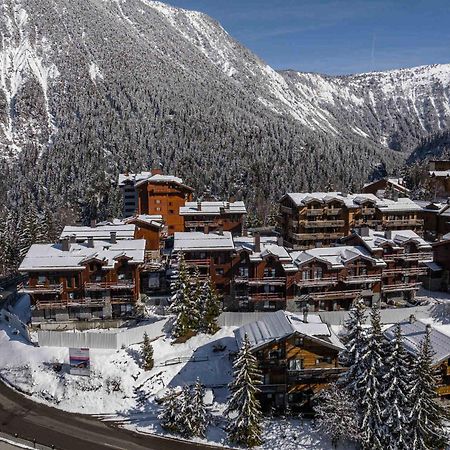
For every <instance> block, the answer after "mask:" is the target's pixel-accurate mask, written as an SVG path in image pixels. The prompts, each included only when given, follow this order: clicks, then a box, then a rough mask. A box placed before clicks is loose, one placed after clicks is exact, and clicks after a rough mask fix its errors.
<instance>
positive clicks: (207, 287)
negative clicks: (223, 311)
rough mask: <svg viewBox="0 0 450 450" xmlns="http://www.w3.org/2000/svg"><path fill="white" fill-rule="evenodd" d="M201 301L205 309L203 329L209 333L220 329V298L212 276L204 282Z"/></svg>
mask: <svg viewBox="0 0 450 450" xmlns="http://www.w3.org/2000/svg"><path fill="white" fill-rule="evenodd" d="M201 303H202V309H201V310H202V311H203V320H202V326H201V330H202V331H203V332H205V333H208V334H214V333H215V332H216V331H217V330H218V329H219V326H218V325H217V317H219V314H220V300H219V296H218V295H217V292H216V290H215V288H214V286H213V284H212V282H211V279H210V278H208V280H207V281H206V282H205V283H203V286H202V291H201Z"/></svg>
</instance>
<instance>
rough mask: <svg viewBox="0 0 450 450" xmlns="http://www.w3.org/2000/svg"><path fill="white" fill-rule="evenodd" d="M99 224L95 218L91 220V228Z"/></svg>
mask: <svg viewBox="0 0 450 450" xmlns="http://www.w3.org/2000/svg"><path fill="white" fill-rule="evenodd" d="M96 225H97V221H96V220H95V219H92V220H91V228H95V226H96Z"/></svg>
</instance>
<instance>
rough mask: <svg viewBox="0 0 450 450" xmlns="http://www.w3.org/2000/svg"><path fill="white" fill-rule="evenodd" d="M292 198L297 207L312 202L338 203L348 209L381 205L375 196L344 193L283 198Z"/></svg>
mask: <svg viewBox="0 0 450 450" xmlns="http://www.w3.org/2000/svg"><path fill="white" fill-rule="evenodd" d="M285 197H288V198H290V199H291V200H292V201H293V202H294V204H295V205H296V206H304V205H307V204H308V203H310V202H312V201H318V202H320V203H329V202H331V201H338V202H341V203H343V204H345V206H346V207H347V208H359V207H360V205H361V204H363V203H364V202H368V201H370V202H372V203H375V204H378V203H380V199H379V198H378V197H376V196H375V195H373V194H343V193H342V192H290V193H287V194H286V195H284V196H283V198H285Z"/></svg>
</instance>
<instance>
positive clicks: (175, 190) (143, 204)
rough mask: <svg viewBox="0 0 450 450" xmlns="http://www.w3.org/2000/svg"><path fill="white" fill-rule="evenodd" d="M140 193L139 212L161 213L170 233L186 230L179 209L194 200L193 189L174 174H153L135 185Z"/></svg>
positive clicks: (140, 213) (148, 213) (147, 213)
mask: <svg viewBox="0 0 450 450" xmlns="http://www.w3.org/2000/svg"><path fill="white" fill-rule="evenodd" d="M135 188H136V191H137V194H138V214H139V215H142V214H146V215H161V216H162V218H163V220H164V224H165V227H166V232H167V234H168V235H173V234H174V233H175V232H176V231H184V218H183V217H182V216H180V214H179V211H180V208H181V207H182V206H184V205H185V203H186V202H187V201H191V200H192V193H193V191H194V190H193V189H192V188H191V187H189V186H186V185H185V184H183V180H182V179H181V178H178V177H175V176H172V175H161V174H159V173H155V171H153V175H152V176H151V177H149V178H147V179H145V180H141V181H139V182H138V183H136V185H135Z"/></svg>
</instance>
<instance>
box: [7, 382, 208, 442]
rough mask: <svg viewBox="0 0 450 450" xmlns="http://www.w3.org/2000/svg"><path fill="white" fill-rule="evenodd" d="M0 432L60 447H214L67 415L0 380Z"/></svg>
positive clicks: (86, 417) (91, 418)
mask: <svg viewBox="0 0 450 450" xmlns="http://www.w3.org/2000/svg"><path fill="white" fill-rule="evenodd" d="M0 431H3V432H5V433H8V434H10V435H13V434H15V433H17V434H18V435H19V437H23V438H26V439H29V440H32V439H36V441H37V442H38V443H41V444H44V445H47V446H51V445H54V446H55V448H57V449H63V450H79V449H80V448H82V449H83V450H106V449H108V450H111V449H124V450H144V449H146V450H179V449H180V448H183V450H194V449H206V450H208V449H217V447H208V446H204V445H200V444H195V443H187V442H184V441H183V442H182V443H181V442H180V441H177V440H171V439H166V438H162V437H157V436H144V435H139V434H136V433H133V432H131V431H127V430H123V429H120V428H117V427H114V426H112V425H107V424H105V423H103V422H101V421H99V420H97V419H95V418H93V417H91V416H82V415H79V414H69V413H66V412H64V411H61V410H57V409H54V408H50V407H48V406H45V405H42V404H40V403H35V402H33V401H32V400H30V399H28V398H26V397H24V396H22V395H20V394H18V393H16V392H14V391H13V390H12V389H10V388H9V387H7V386H6V385H4V384H3V383H2V382H0Z"/></svg>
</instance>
